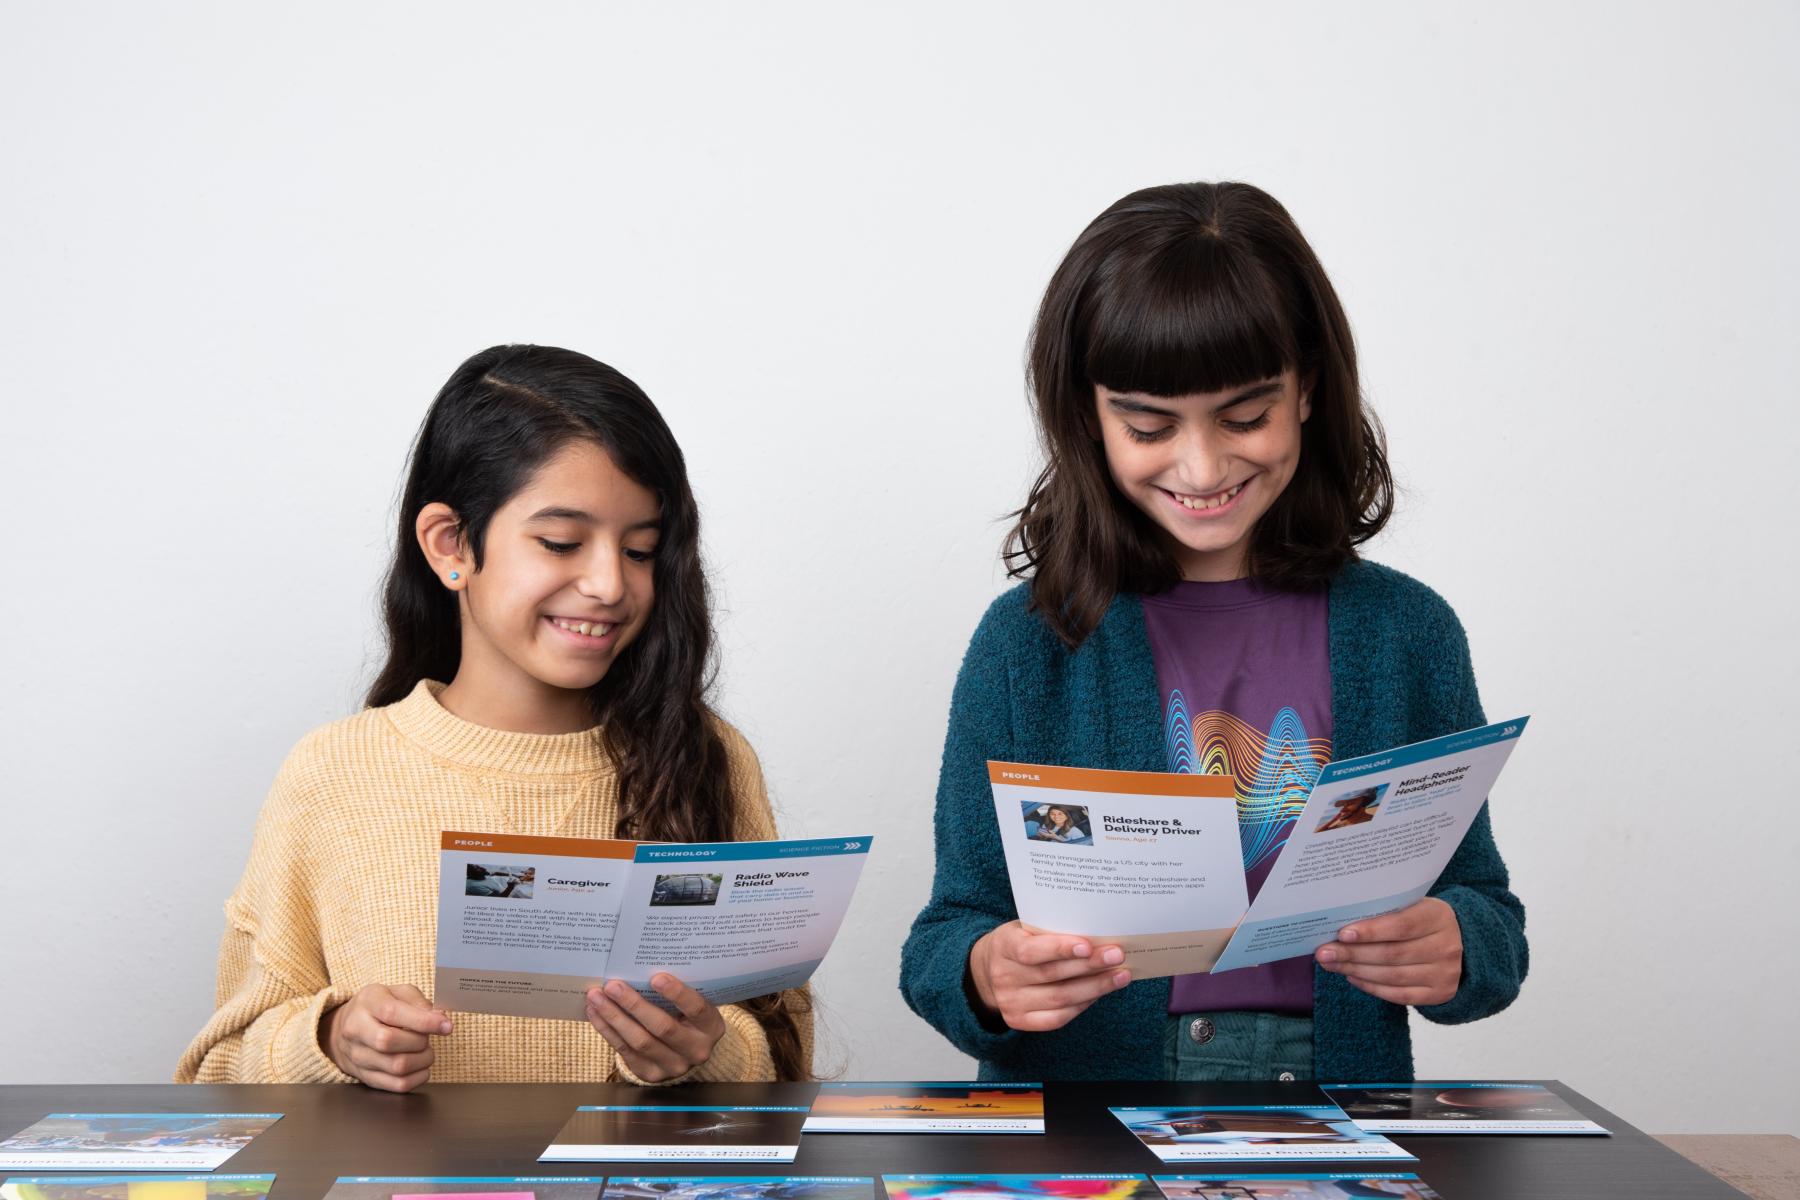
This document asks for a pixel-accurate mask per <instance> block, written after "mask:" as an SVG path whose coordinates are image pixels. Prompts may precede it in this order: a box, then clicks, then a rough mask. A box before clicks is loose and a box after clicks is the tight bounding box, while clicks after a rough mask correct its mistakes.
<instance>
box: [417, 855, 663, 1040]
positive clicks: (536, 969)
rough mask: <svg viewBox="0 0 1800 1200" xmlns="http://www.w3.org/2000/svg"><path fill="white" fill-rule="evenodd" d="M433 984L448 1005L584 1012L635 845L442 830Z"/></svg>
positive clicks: (571, 1016) (523, 1013)
mask: <svg viewBox="0 0 1800 1200" xmlns="http://www.w3.org/2000/svg"><path fill="white" fill-rule="evenodd" d="M440 847H441V848H440V851H439V865H438V935H437V983H436V995H435V996H433V997H432V999H433V1000H434V1001H435V1002H436V1003H438V1004H439V1005H441V1006H443V1007H444V1008H447V1009H450V1010H451V1011H454V1012H483V1013H502V1014H505V1015H507V1016H515V1017H554V1018H560V1019H563V1020H569V1021H585V1020H586V1019H587V1016H586V1013H587V989H588V988H590V987H593V986H594V985H596V984H600V983H604V982H605V981H606V978H607V976H606V974H605V972H606V961H607V956H608V953H609V952H610V951H611V949H612V943H613V933H614V930H615V928H616V926H617V924H618V917H619V906H620V904H621V902H622V900H623V893H624V891H625V882H626V879H627V878H628V877H629V875H630V873H631V857H632V854H633V852H634V851H635V850H636V849H637V843H636V842H623V841H608V840H602V839H590V838H548V837H521V836H518V835H515V834H498V833H455V832H452V833H445V834H444V835H443V840H442V841H441V843H440Z"/></svg>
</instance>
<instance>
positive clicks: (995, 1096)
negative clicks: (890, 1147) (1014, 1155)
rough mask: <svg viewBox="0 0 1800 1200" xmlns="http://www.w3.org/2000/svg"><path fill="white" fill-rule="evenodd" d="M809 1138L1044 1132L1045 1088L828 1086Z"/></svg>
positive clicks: (818, 1100)
mask: <svg viewBox="0 0 1800 1200" xmlns="http://www.w3.org/2000/svg"><path fill="white" fill-rule="evenodd" d="M806 1132H807V1133H1042V1132H1044V1085H1043V1084H1041V1083H968V1082H963V1083H824V1084H821V1085H820V1087H819V1094H818V1095H817V1096H815V1097H813V1106H812V1112H811V1113H810V1114H809V1115H808V1116H807V1118H806Z"/></svg>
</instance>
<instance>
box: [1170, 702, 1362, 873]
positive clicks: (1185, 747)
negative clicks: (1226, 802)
mask: <svg viewBox="0 0 1800 1200" xmlns="http://www.w3.org/2000/svg"><path fill="white" fill-rule="evenodd" d="M1163 727H1164V731H1165V733H1166V734H1167V736H1168V742H1169V746H1168V749H1169V769H1170V770H1171V771H1180V772H1183V773H1185V774H1197V775H1231V776H1234V777H1235V778H1236V779H1237V806H1238V836H1239V837H1240V838H1242V840H1243V847H1244V869H1245V870H1246V871H1249V870H1254V869H1255V868H1256V867H1257V866H1258V865H1260V864H1262V863H1264V862H1266V861H1268V860H1270V859H1273V858H1274V857H1275V855H1277V854H1279V853H1280V852H1281V847H1282V845H1283V844H1284V843H1286V841H1287V836H1288V831H1289V830H1290V829H1292V827H1293V824H1294V818H1296V817H1298V816H1299V815H1300V810H1301V809H1302V808H1304V807H1306V794H1307V793H1308V792H1309V791H1311V790H1312V785H1313V783H1314V781H1315V780H1317V779H1318V777H1319V772H1320V770H1322V769H1323V768H1324V766H1325V764H1326V763H1328V762H1330V761H1331V739H1330V738H1313V737H1308V736H1307V734H1306V725H1305V723H1304V722H1303V721H1301V719H1300V714H1299V713H1297V712H1295V711H1294V710H1293V709H1292V708H1285V707H1284V708H1283V709H1282V710H1281V711H1280V712H1278V713H1276V714H1275V720H1274V721H1273V722H1272V723H1271V725H1270V728H1269V732H1268V733H1266V734H1265V733H1263V732H1262V731H1261V730H1259V729H1257V728H1256V726H1254V725H1251V724H1250V723H1249V722H1247V721H1243V720H1240V719H1239V718H1238V717H1236V716H1234V715H1232V714H1231V713H1228V712H1224V711H1223V710H1220V709H1209V710H1207V711H1206V712H1203V713H1199V714H1196V715H1195V716H1193V717H1192V718H1190V717H1189V716H1188V711H1187V701H1186V699H1185V698H1184V697H1183V696H1182V694H1181V691H1180V689H1179V688H1177V689H1175V690H1173V691H1171V692H1170V693H1169V711H1168V717H1167V720H1165V721H1164V723H1163Z"/></svg>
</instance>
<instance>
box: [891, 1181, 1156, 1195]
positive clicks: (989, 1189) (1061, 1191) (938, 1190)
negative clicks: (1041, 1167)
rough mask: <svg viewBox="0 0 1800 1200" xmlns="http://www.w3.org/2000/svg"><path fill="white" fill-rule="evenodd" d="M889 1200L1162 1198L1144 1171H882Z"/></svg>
mask: <svg viewBox="0 0 1800 1200" xmlns="http://www.w3.org/2000/svg"><path fill="white" fill-rule="evenodd" d="M881 1182H882V1184H883V1186H885V1187H886V1188H887V1194H888V1200H1162V1198H1161V1195H1160V1194H1159V1193H1158V1192H1157V1190H1156V1186H1155V1185H1154V1184H1152V1183H1151V1182H1150V1180H1149V1179H1147V1178H1146V1177H1144V1176H1142V1175H883V1176H882V1177H881Z"/></svg>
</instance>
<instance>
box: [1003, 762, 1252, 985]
mask: <svg viewBox="0 0 1800 1200" xmlns="http://www.w3.org/2000/svg"><path fill="white" fill-rule="evenodd" d="M988 780H989V782H990V783H991V784H992V786H993V790H994V809H995V813H996V815H997V817H998V819H999V822H1000V843H1001V846H1002V847H1003V849H1004V850H1005V853H1006V871H1007V874H1008V875H1009V876H1010V877H1011V880H1012V893H1013V904H1014V906H1015V907H1016V908H1017V910H1018V913H1019V920H1020V921H1022V922H1023V923H1024V924H1025V925H1026V926H1028V927H1030V928H1031V929H1034V930H1040V931H1043V932H1047V933H1073V934H1080V935H1082V936H1084V937H1089V938H1092V939H1093V940H1094V941H1095V942H1097V943H1104V944H1106V945H1116V946H1118V947H1120V948H1121V949H1122V950H1124V951H1125V966H1126V967H1127V968H1129V969H1130V971H1131V974H1132V977H1133V978H1135V979H1148V978H1151V977H1154V976H1157V975H1180V974H1185V973H1188V972H1192V971H1204V970H1206V969H1207V968H1208V967H1210V966H1212V964H1213V960H1214V959H1216V958H1218V956H1219V952H1220V951H1221V950H1223V949H1224V947H1225V942H1226V940H1227V939H1228V938H1229V937H1230V936H1231V931H1232V928H1233V926H1235V925H1236V924H1237V923H1238V920H1239V918H1241V917H1242V916H1243V915H1244V907H1245V905H1246V903H1247V901H1246V899H1245V887H1244V864H1243V852H1242V850H1240V848H1239V841H1238V826H1237V798H1236V797H1237V788H1236V784H1235V782H1234V781H1233V780H1232V778H1231V777H1230V776H1228V775H1176V774H1163V773H1161V772H1154V771H1096V770H1087V769H1084V768H1080V767H1045V766H1032V765H1028V764H1023V763H1004V762H990V763H988Z"/></svg>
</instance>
